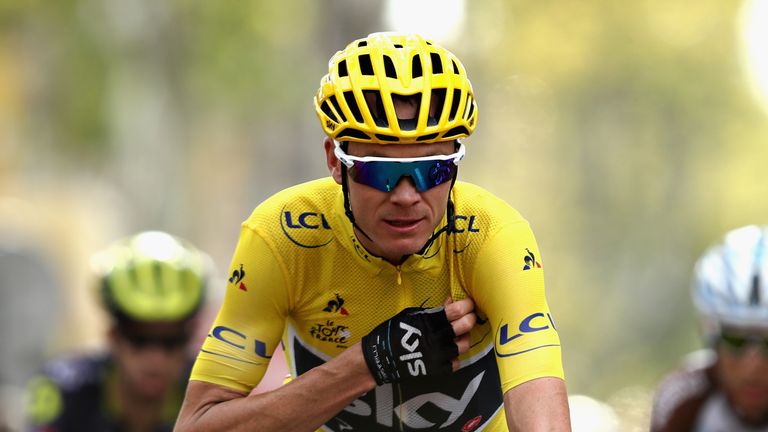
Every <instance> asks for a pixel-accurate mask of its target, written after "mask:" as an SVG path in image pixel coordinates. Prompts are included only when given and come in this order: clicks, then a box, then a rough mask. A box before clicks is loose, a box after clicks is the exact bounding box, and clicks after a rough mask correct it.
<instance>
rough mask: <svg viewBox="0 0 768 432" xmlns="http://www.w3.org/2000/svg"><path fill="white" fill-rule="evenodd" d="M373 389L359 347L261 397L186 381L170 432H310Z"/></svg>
mask: <svg viewBox="0 0 768 432" xmlns="http://www.w3.org/2000/svg"><path fill="white" fill-rule="evenodd" d="M375 385H376V383H375V381H374V379H373V377H372V376H371V374H370V372H369V371H368V368H367V366H366V365H365V361H364V359H363V356H362V352H361V350H360V345H359V344H357V345H354V346H352V347H350V348H349V349H348V350H346V351H345V352H344V353H342V354H341V355H340V356H339V357H336V358H335V359H333V360H331V361H329V362H328V363H325V364H323V365H321V366H318V367H316V368H314V369H312V370H310V371H308V372H307V373H305V374H303V375H301V376H299V377H298V378H297V379H295V380H294V381H292V382H291V383H289V384H287V385H285V386H282V387H280V388H278V389H275V390H273V391H270V392H266V393H260V394H254V395H249V396H244V395H240V394H237V393H235V392H227V391H226V390H224V392H223V393H217V392H216V391H213V390H211V391H207V390H203V391H201V389H203V388H207V389H211V388H215V389H222V388H221V387H218V386H212V385H210V384H205V383H199V382H191V383H190V389H189V391H188V393H187V400H185V402H184V407H182V411H181V413H180V415H179V420H178V422H177V424H176V429H175V431H177V432H182V431H224V430H226V431H240V430H243V431H253V430H259V431H286V430H290V431H308V432H313V431H315V430H317V429H318V428H319V427H320V426H321V425H322V424H323V423H325V422H326V421H328V420H329V419H331V418H332V417H333V416H334V415H335V414H336V413H338V412H339V411H341V410H342V409H344V408H345V407H346V406H347V405H349V404H350V403H351V402H352V401H354V400H355V399H356V398H358V397H360V396H361V395H362V394H364V393H365V392H367V391H370V390H372V389H373V388H374V387H375ZM222 390H223V389H222Z"/></svg>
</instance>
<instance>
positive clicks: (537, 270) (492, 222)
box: [191, 178, 563, 432]
mask: <svg viewBox="0 0 768 432" xmlns="http://www.w3.org/2000/svg"><path fill="white" fill-rule="evenodd" d="M451 199H452V201H453V203H454V209H455V210H454V211H455V215H454V222H455V223H454V229H453V230H452V232H451V233H450V234H448V233H444V234H441V235H440V236H438V237H437V238H436V239H435V240H434V241H433V242H432V244H431V245H430V246H429V247H428V248H426V249H425V250H424V251H422V253H420V254H415V255H411V256H409V257H408V258H407V259H406V260H405V261H404V262H403V263H402V264H400V265H393V264H390V263H389V262H387V261H385V260H383V259H381V258H378V257H376V256H373V255H371V254H370V253H368V252H367V251H366V250H365V248H364V247H363V246H362V245H361V244H360V242H359V241H358V240H357V238H356V236H355V234H354V231H353V228H352V224H351V223H350V221H349V220H348V219H347V217H346V215H345V212H344V197H343V195H342V188H341V187H340V186H339V185H338V184H336V183H335V182H334V181H333V179H331V178H326V179H321V180H315V181H312V182H308V183H304V184H301V185H297V186H294V187H292V188H288V189H286V190H283V191H281V192H279V193H277V194H275V195H274V196H272V197H271V198H269V199H267V200H266V201H264V202H263V203H262V204H261V205H259V206H258V207H257V208H256V209H255V210H254V211H253V213H252V214H251V216H250V217H249V218H248V219H247V220H246V221H245V222H244V223H243V224H242V229H241V234H240V239H239V242H238V245H237V248H236V250H235V253H234V256H233V259H232V264H231V268H230V273H229V276H230V277H229V281H228V282H229V284H228V287H227V292H226V295H225V298H224V302H223V304H222V307H221V310H220V311H219V315H218V317H217V318H216V320H215V322H214V324H213V326H212V328H211V331H210V333H209V335H208V337H207V338H206V341H205V343H204V344H203V346H202V349H201V351H200V353H199V355H198V357H197V361H196V363H195V365H194V368H193V371H192V375H191V379H192V380H198V381H205V382H209V383H214V384H218V385H221V386H224V387H228V388H231V389H235V390H238V391H244V392H248V391H250V390H251V389H252V388H254V387H255V386H256V385H257V384H258V383H259V381H260V380H261V378H262V376H263V375H264V373H265V371H266V369H267V365H268V363H269V360H270V357H271V356H272V353H273V352H274V350H275V348H276V347H277V345H278V344H279V343H281V342H282V345H283V348H284V350H285V354H286V359H287V360H288V363H289V370H290V372H291V375H292V376H294V377H295V376H298V375H300V374H302V373H304V372H306V371H308V370H309V369H311V368H313V367H315V366H318V365H320V364H322V363H324V362H326V361H328V360H329V359H331V358H332V357H334V356H336V355H338V354H340V353H341V352H342V351H343V350H345V349H347V348H348V347H349V346H351V345H353V344H355V343H356V342H358V341H360V339H361V338H362V337H363V336H364V335H366V334H367V333H368V332H370V331H371V330H372V329H373V328H374V327H376V326H377V325H378V324H380V323H382V322H384V321H385V320H387V319H389V318H390V317H392V316H393V315H395V314H396V313H398V312H400V311H401V310H402V309H404V308H406V307H412V306H421V307H435V306H440V305H442V304H443V303H444V302H445V300H446V299H447V298H448V297H449V296H450V297H452V298H453V299H455V300H457V299H460V298H463V297H465V296H470V297H472V298H473V299H474V301H475V305H476V311H477V312H478V324H477V325H476V326H475V327H474V328H473V329H472V331H471V333H470V339H471V349H470V350H469V352H467V353H465V354H462V355H461V356H460V358H459V360H460V369H459V370H458V371H457V372H455V373H454V374H453V375H451V376H450V377H449V378H446V377H440V378H439V379H430V380H423V381H418V383H413V384H412V383H408V382H403V383H393V384H384V385H382V386H377V387H376V388H375V389H374V390H373V391H370V392H368V393H366V394H365V395H363V396H361V397H360V398H359V399H357V400H355V401H354V402H353V403H352V404H350V405H349V406H348V407H347V408H346V409H344V410H343V411H341V412H340V413H338V414H337V415H336V416H335V417H334V418H333V419H331V420H330V421H328V422H327V423H326V424H325V425H324V426H323V428H322V429H321V430H325V431H344V430H362V431H370V432H375V431H395V430H398V431H417V430H428V429H440V430H446V431H461V432H469V431H474V430H484V431H506V430H507V428H506V423H505V416H504V409H503V396H502V395H503V393H504V392H506V391H507V390H509V389H511V388H512V387H514V386H516V385H518V384H521V383H523V382H526V381H529V380H532V379H535V378H539V377H545V376H550V377H560V378H562V377H563V368H562V362H561V352H560V340H559V336H558V334H557V330H556V329H555V324H554V321H553V319H552V315H551V314H550V311H549V307H548V305H547V301H546V296H545V291H544V274H543V267H542V261H541V254H540V253H539V249H538V247H537V244H536V240H535V238H534V235H533V233H532V231H531V229H530V226H529V224H528V222H527V221H526V220H525V219H524V218H523V217H522V216H521V215H520V214H519V213H518V212H517V211H516V210H514V209H513V208H512V207H510V206H509V205H508V204H506V203H505V202H504V201H502V200H501V199H499V198H497V197H495V196H494V195H492V194H491V193H489V192H487V191H485V190H484V189H482V188H480V187H478V186H475V185H472V184H469V183H465V182H456V184H455V185H454V187H453V189H452V191H451ZM446 221H447V218H446V217H444V218H443V220H442V222H441V224H440V225H439V227H442V226H443V225H445V224H446Z"/></svg>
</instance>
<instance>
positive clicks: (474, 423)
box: [461, 416, 483, 432]
mask: <svg viewBox="0 0 768 432" xmlns="http://www.w3.org/2000/svg"><path fill="white" fill-rule="evenodd" d="M482 420H483V416H477V417H475V418H473V419H472V420H470V421H468V422H466V423H465V424H464V427H462V428H461V432H470V431H472V430H475V428H476V427H478V426H479V425H480V422H481V421H482Z"/></svg>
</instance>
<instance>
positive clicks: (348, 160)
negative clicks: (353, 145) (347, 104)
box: [333, 141, 467, 168]
mask: <svg viewBox="0 0 768 432" xmlns="http://www.w3.org/2000/svg"><path fill="white" fill-rule="evenodd" d="M333 143H334V145H335V147H334V149H333V154H334V155H335V156H336V158H337V159H339V160H340V161H341V163H343V164H344V165H346V166H347V168H351V167H352V165H354V163H355V162H401V163H408V162H422V161H433V160H443V161H446V160H452V161H453V163H454V165H456V166H458V165H459V161H461V160H462V159H464V155H465V154H466V152H467V151H466V148H465V147H464V144H462V143H461V142H459V149H458V150H456V152H455V153H451V154H447V155H432V156H421V157H409V158H390V157H381V156H362V157H361V156H352V155H348V154H346V153H345V152H344V150H342V149H341V143H340V142H338V141H334V142H333Z"/></svg>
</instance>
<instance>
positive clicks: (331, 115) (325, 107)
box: [320, 102, 339, 123]
mask: <svg viewBox="0 0 768 432" xmlns="http://www.w3.org/2000/svg"><path fill="white" fill-rule="evenodd" d="M320 109H321V110H322V111H323V113H324V114H325V115H327V116H328V117H329V118H330V119H331V120H333V121H335V122H336V123H338V122H339V119H338V118H336V115H335V114H334V113H333V111H331V107H329V106H328V102H323V105H322V106H321V107H320Z"/></svg>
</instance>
